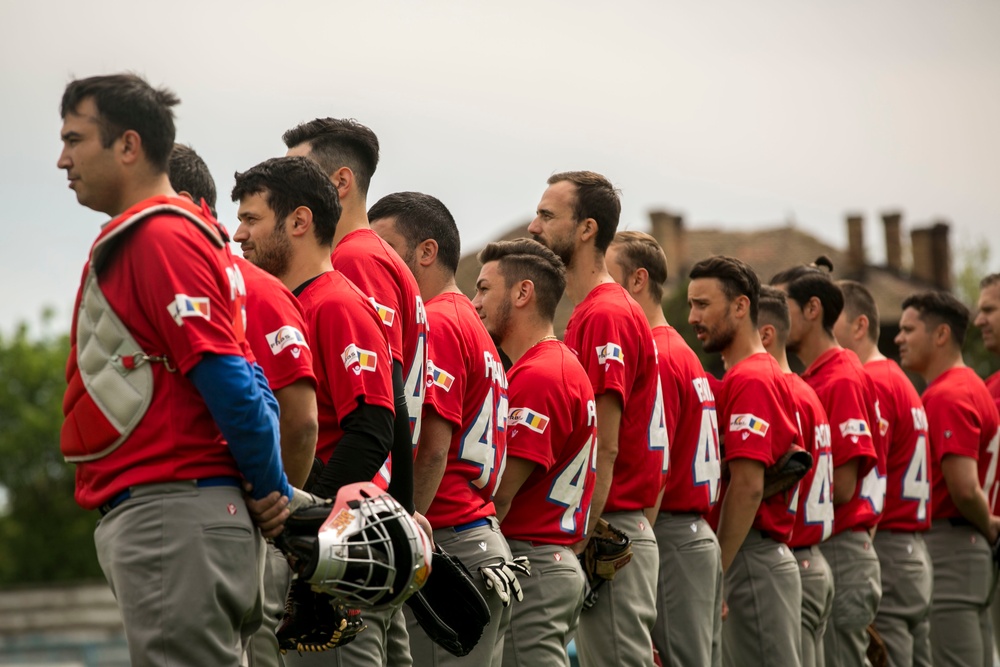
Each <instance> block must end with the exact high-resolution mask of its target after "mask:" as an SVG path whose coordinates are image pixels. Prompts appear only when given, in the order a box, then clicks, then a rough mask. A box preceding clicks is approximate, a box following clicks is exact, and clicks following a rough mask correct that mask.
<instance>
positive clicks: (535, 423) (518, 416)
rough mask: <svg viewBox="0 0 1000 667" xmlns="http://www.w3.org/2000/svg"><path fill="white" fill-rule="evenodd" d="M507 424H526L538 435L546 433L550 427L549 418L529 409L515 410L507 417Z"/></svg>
mask: <svg viewBox="0 0 1000 667" xmlns="http://www.w3.org/2000/svg"><path fill="white" fill-rule="evenodd" d="M507 423H508V424H511V425H515V424H524V425H525V426H527V427H528V428H530V429H531V430H532V431H535V432H536V433H545V429H546V428H548V425H549V418H548V417H546V416H545V415H543V414H542V413H540V412H535V411H533V410H529V409H528V408H514V409H513V410H511V411H510V415H509V416H508V417H507Z"/></svg>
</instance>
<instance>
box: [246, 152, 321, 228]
mask: <svg viewBox="0 0 1000 667" xmlns="http://www.w3.org/2000/svg"><path fill="white" fill-rule="evenodd" d="M235 178H236V185H234V186H233V193H232V197H233V201H238V200H240V199H243V198H244V197H247V196H249V195H256V194H264V195H266V196H267V205H268V206H269V207H270V208H271V210H272V211H274V215H275V218H276V219H277V220H278V224H284V221H285V218H287V217H288V216H289V215H291V214H292V212H293V211H294V210H295V209H297V208H298V207H299V206H305V207H306V208H308V209H309V210H310V211H312V215H313V233H314V234H315V235H316V240H317V241H319V244H320V245H331V244H332V243H333V235H334V233H335V232H336V231H337V222H338V221H339V220H340V198H339V197H338V196H337V188H335V187H334V186H333V183H331V182H330V179H329V178H328V177H327V175H326V174H324V173H323V171H322V170H321V169H320V168H319V166H318V165H317V164H316V163H315V162H314V161H312V160H310V159H309V158H305V157H299V156H297V157H275V158H271V159H270V160H264V161H263V162H261V163H260V164H258V165H257V166H256V167H251V168H250V169H247V170H246V171H244V172H243V173H240V172H236V174H235Z"/></svg>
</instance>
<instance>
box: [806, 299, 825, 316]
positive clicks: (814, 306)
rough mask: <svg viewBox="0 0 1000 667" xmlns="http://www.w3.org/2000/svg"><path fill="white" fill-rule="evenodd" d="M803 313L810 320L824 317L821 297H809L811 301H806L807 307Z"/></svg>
mask: <svg viewBox="0 0 1000 667" xmlns="http://www.w3.org/2000/svg"><path fill="white" fill-rule="evenodd" d="M802 312H803V314H804V315H805V316H806V317H807V318H808V319H810V320H818V319H820V318H821V317H823V304H821V303H820V301H819V297H816V296H811V297H809V300H808V301H806V307H805V309H804V310H803V311H802Z"/></svg>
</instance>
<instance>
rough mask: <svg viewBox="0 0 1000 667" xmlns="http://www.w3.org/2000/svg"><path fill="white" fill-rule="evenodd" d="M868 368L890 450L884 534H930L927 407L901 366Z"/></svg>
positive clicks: (888, 361)
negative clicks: (897, 532) (892, 532)
mask: <svg viewBox="0 0 1000 667" xmlns="http://www.w3.org/2000/svg"><path fill="white" fill-rule="evenodd" d="M864 368H865V372H867V373H868V375H869V376H870V377H871V379H872V382H874V383H875V392H876V394H877V395H878V405H879V418H880V420H881V421H880V422H879V435H881V436H882V439H883V441H884V443H885V447H886V456H885V468H884V469H881V470H880V472H881V474H883V475H884V476H885V477H886V494H885V507H884V508H883V509H882V518H881V519H879V522H878V525H879V528H883V529H886V530H899V531H907V532H918V531H922V530H927V529H928V528H930V527H931V513H930V512H929V511H928V510H929V509H930V508H929V504H930V500H931V481H930V465H929V463H930V452H931V444H930V442H928V441H927V415H926V414H924V404H923V403H921V402H920V394H918V393H917V390H916V389H915V388H914V387H913V383H912V382H910V379H909V378H908V377H906V375H905V374H904V373H903V371H902V369H900V367H899V365H898V364H897V363H896V362H895V361H892V360H891V359H879V360H877V361H870V362H868V363H867V364H865V366H864ZM880 468H881V466H880Z"/></svg>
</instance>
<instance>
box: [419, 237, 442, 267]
mask: <svg viewBox="0 0 1000 667" xmlns="http://www.w3.org/2000/svg"><path fill="white" fill-rule="evenodd" d="M415 254H416V257H417V264H419V265H420V266H430V265H431V264H433V263H434V262H435V261H437V256H438V243H437V241H435V240H434V239H427V240H424V241H421V242H420V243H418V244H417V248H416V253H415Z"/></svg>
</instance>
